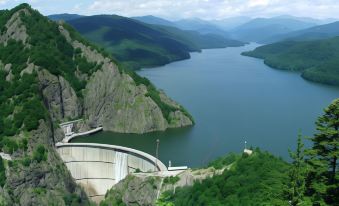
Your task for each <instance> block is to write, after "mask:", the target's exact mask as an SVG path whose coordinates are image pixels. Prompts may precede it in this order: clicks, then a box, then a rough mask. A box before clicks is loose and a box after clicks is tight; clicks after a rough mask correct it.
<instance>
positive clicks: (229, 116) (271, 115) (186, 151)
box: [74, 44, 339, 167]
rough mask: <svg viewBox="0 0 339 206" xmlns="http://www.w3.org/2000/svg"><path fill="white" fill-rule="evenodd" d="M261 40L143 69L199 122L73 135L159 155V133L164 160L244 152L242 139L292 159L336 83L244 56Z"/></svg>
mask: <svg viewBox="0 0 339 206" xmlns="http://www.w3.org/2000/svg"><path fill="white" fill-rule="evenodd" d="M256 46H258V45H256V44H250V45H247V46H244V47H237V48H226V49H210V50H203V52H202V53H192V54H191V57H192V58H191V59H189V60H185V61H180V62H175V63H171V64H168V65H165V66H162V67H158V68H152V69H143V70H141V71H139V72H138V73H139V74H140V75H142V76H145V77H147V78H149V79H150V80H151V81H152V82H153V83H154V84H155V85H156V86H157V87H158V88H160V89H163V90H164V91H165V92H166V93H167V94H168V95H169V96H170V97H171V98H172V99H174V100H176V101H177V102H179V103H180V104H182V105H183V106H184V107H185V108H186V109H187V110H188V111H189V112H190V113H191V114H192V115H193V117H194V119H195V122H196V125H195V126H194V127H190V128H183V129H172V130H168V131H166V132H155V133H150V134H144V135H134V134H116V133H111V132H103V133H98V134H96V135H95V136H87V137H82V138H78V139H75V140H74V141H76V142H96V143H106V144H116V145H122V146H127V147H132V148H135V149H139V150H142V151H144V152H147V153H149V154H152V155H154V154H155V146H156V144H155V142H156V139H157V138H159V139H160V149H159V158H160V159H161V160H162V161H163V162H164V163H165V164H167V163H168V160H171V161H172V164H174V165H188V166H190V167H198V166H203V165H205V164H207V163H208V162H209V161H210V160H213V159H215V158H216V157H218V156H222V155H224V154H226V153H229V152H240V151H242V150H243V149H244V141H245V140H246V141H247V142H248V145H252V146H255V147H260V148H262V149H264V150H268V151H270V152H272V153H273V154H276V155H278V156H282V157H283V158H286V159H287V157H288V148H291V149H292V148H294V146H295V142H296V136H297V134H298V131H299V130H301V131H302V133H303V134H304V135H312V134H313V133H314V131H315V130H314V128H315V126H314V122H315V120H316V118H317V117H318V116H319V115H321V114H322V110H323V108H325V107H326V106H327V105H328V104H330V103H331V101H332V100H333V99H335V98H337V97H339V88H336V87H331V86H325V85H321V84H315V83H311V82H308V81H306V80H304V79H302V78H301V77H300V75H299V74H298V73H293V72H287V71H280V70H275V69H272V68H269V67H268V66H266V65H264V64H263V61H262V60H260V59H255V58H250V57H245V56H241V55H240V53H241V52H243V51H248V50H252V49H254V48H255V47H256Z"/></svg>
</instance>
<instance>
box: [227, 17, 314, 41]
mask: <svg viewBox="0 0 339 206" xmlns="http://www.w3.org/2000/svg"><path fill="white" fill-rule="evenodd" d="M315 25H316V24H315V23H310V22H304V21H300V20H296V19H291V18H278V17H277V18H256V19H253V20H251V21H249V22H247V23H245V24H243V25H240V26H238V27H236V28H235V29H233V30H232V31H230V34H231V37H232V38H235V39H239V40H242V41H248V42H258V43H260V42H265V41H266V40H267V39H269V38H271V37H272V36H276V35H279V34H286V33H289V32H292V31H296V30H301V29H306V28H309V27H312V26H315Z"/></svg>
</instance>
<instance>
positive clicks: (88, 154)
mask: <svg viewBox="0 0 339 206" xmlns="http://www.w3.org/2000/svg"><path fill="white" fill-rule="evenodd" d="M56 147H57V151H58V153H59V155H60V157H61V159H62V160H63V162H64V163H65V164H66V166H67V168H68V169H69V171H70V173H71V175H72V177H73V178H74V179H75V181H76V182H77V183H78V184H79V185H81V186H82V187H83V188H84V190H85V192H86V193H87V195H88V196H89V197H91V199H92V200H94V201H96V202H98V201H100V200H101V199H103V198H104V196H105V194H106V192H107V190H109V189H111V188H112V186H113V185H114V184H116V183H118V182H119V181H120V180H122V179H124V178H125V177H126V176H127V175H128V174H129V173H133V172H135V171H136V170H139V171H141V172H158V171H167V168H166V166H165V165H164V164H163V163H162V162H161V161H160V160H158V159H157V158H155V157H153V156H151V155H149V154H147V153H144V152H141V151H139V150H135V149H131V148H127V147H121V146H115V145H106V144H94V143H57V145H56Z"/></svg>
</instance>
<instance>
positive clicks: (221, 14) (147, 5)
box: [0, 0, 339, 19]
mask: <svg viewBox="0 0 339 206" xmlns="http://www.w3.org/2000/svg"><path fill="white" fill-rule="evenodd" d="M22 2H28V3H30V4H32V6H33V7H34V8H39V9H40V11H41V12H42V13H43V14H45V15H48V14H53V13H79V14H85V15H93V14H118V15H123V16H142V15H156V16H160V17H165V18H169V19H180V18H194V17H197V18H202V19H222V18H227V17H233V16H251V17H271V16H277V15H284V14H290V15H295V16H308V17H315V18H329V17H331V18H339V12H338V10H339V1H338V0H26V1H22V0H0V8H2V7H5V8H12V7H14V6H15V5H17V4H18V3H22Z"/></svg>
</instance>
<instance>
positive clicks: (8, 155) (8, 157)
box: [0, 152, 12, 161]
mask: <svg viewBox="0 0 339 206" xmlns="http://www.w3.org/2000/svg"><path fill="white" fill-rule="evenodd" d="M0 156H1V158H2V159H4V160H8V161H12V157H11V155H10V154H7V153H4V152H0Z"/></svg>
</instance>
